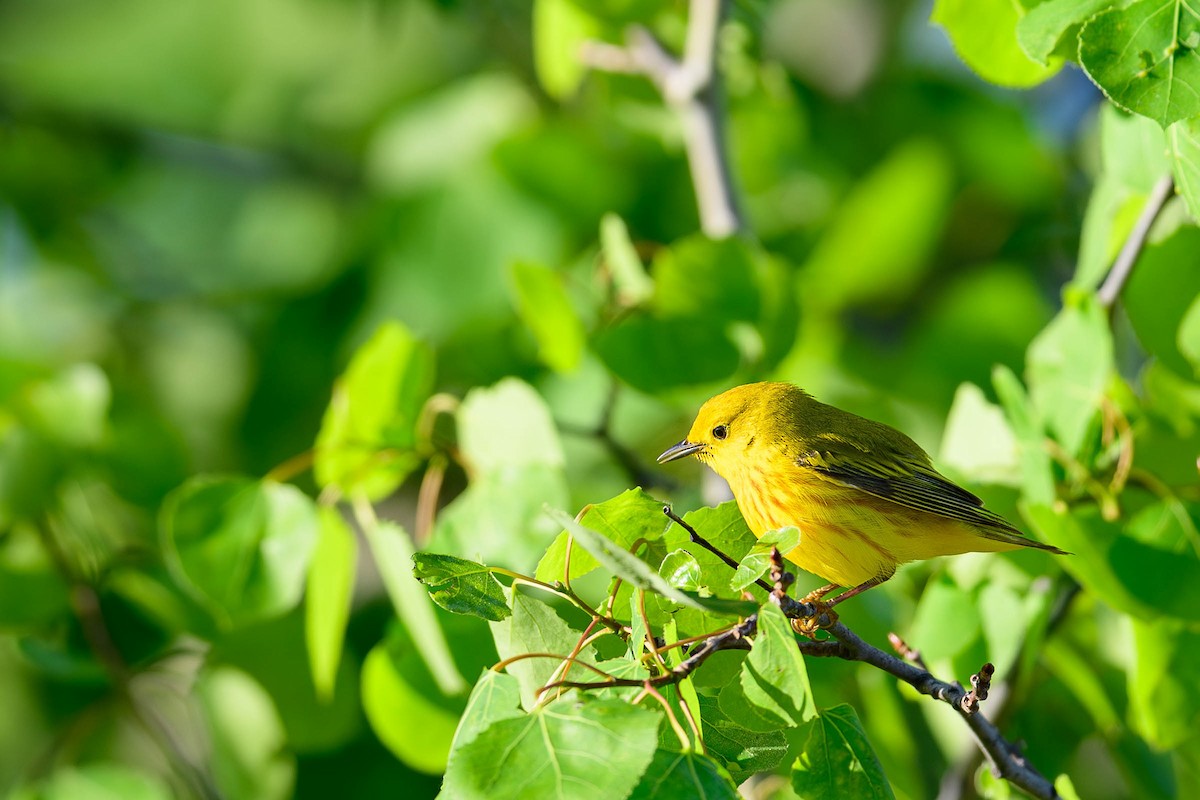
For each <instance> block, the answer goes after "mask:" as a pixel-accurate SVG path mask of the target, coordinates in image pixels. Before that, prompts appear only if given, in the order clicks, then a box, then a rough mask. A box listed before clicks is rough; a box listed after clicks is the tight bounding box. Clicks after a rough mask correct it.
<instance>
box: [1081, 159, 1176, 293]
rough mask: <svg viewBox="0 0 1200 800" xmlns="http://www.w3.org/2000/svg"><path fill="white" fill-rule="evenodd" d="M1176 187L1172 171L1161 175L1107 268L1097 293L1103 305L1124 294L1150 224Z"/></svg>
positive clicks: (1144, 243)
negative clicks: (1123, 290)
mask: <svg viewBox="0 0 1200 800" xmlns="http://www.w3.org/2000/svg"><path fill="white" fill-rule="evenodd" d="M1174 191H1175V179H1174V178H1172V177H1171V176H1170V175H1164V176H1163V177H1161V178H1159V179H1158V183H1156V184H1154V188H1153V189H1152V190H1151V191H1150V196H1149V197H1148V198H1146V205H1145V206H1143V208H1142V214H1141V216H1139V217H1138V220H1137V223H1136V224H1134V226H1133V230H1132V231H1130V232H1129V238H1128V239H1126V240H1125V244H1124V245H1123V246H1122V247H1121V252H1120V253H1118V254H1117V258H1116V260H1115V261H1113V265H1112V269H1110V270H1109V271H1108V276H1107V277H1106V278H1105V279H1104V283H1103V284H1102V285H1101V286H1100V289H1099V291H1098V292H1097V293H1096V296H1097V297H1098V298H1099V300H1100V305H1101V306H1103V307H1104V308H1112V307H1113V305H1115V304H1116V302H1117V298H1118V297H1120V296H1121V290H1122V289H1124V288H1125V283H1126V282H1127V281H1128V280H1129V276H1130V275H1132V274H1133V267H1134V265H1135V264H1137V260H1138V256H1140V255H1141V254H1142V248H1144V247H1145V246H1146V237H1147V236H1149V235H1150V228H1151V227H1153V226H1154V221H1155V220H1156V219H1158V215H1159V214H1160V213H1161V212H1162V210H1163V206H1165V205H1166V204H1167V200H1169V199H1170V198H1171V195H1172V194H1173V193H1174Z"/></svg>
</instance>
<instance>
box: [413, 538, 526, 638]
mask: <svg viewBox="0 0 1200 800" xmlns="http://www.w3.org/2000/svg"><path fill="white" fill-rule="evenodd" d="M413 576H414V577H415V578H416V579H417V580H418V581H420V582H421V583H423V584H425V588H426V589H427V590H428V591H429V596H430V597H432V598H433V602H435V603H437V604H438V605H439V606H441V607H442V608H444V609H446V610H447V611H450V612H453V613H455V614H470V615H472V616H476V617H482V618H483V619H486V620H490V621H492V622H499V621H500V620H502V619H504V618H505V617H507V616H508V615H509V614H511V613H512V611H511V610H510V609H509V607H508V603H507V602H506V601H505V599H504V587H503V586H501V585H500V582H499V581H498V580H496V578H495V576H494V575H492V571H491V570H490V569H488V568H487V567H485V566H484V565H483V564H476V563H475V562H474V561H466V560H464V559H461V558H455V557H454V556H447V555H438V554H437V553H416V554H414V555H413Z"/></svg>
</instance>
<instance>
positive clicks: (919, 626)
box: [906, 575, 981, 663]
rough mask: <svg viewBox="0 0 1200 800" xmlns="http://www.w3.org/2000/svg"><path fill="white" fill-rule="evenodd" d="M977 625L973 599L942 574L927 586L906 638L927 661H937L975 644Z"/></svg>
mask: <svg viewBox="0 0 1200 800" xmlns="http://www.w3.org/2000/svg"><path fill="white" fill-rule="evenodd" d="M980 624H981V623H980V619H979V609H978V607H977V606H976V603H975V599H974V598H973V597H971V595H970V594H969V593H968V592H965V591H963V590H962V589H960V588H959V587H958V586H957V585H956V584H955V583H954V581H952V580H951V579H950V578H949V577H947V576H945V575H942V576H941V577H939V578H935V579H934V580H932V581H930V582H929V583H928V584H927V585H926V587H925V591H924V592H923V593H922V594H921V600H920V602H919V603H918V604H917V610H916V614H915V615H914V618H913V622H912V627H911V630H910V631H909V633H908V635H907V637H906V638H907V639H908V641H909V642H911V643H912V645H913V646H914V647H916V648H918V649H919V650H920V651H921V655H922V656H924V657H925V660H926V661H929V662H931V663H932V662H938V661H942V660H944V659H950V658H953V657H954V656H956V655H958V654H959V653H961V652H963V651H964V650H966V649H967V648H968V647H970V646H971V645H972V644H974V643H975V640H976V639H977V638H978V637H979V634H980V630H981V628H980Z"/></svg>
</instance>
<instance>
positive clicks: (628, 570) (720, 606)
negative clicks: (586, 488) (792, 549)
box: [546, 508, 758, 616]
mask: <svg viewBox="0 0 1200 800" xmlns="http://www.w3.org/2000/svg"><path fill="white" fill-rule="evenodd" d="M546 513H547V514H549V515H550V517H551V518H552V519H553V520H554V521H555V522H557V523H559V524H560V525H562V526H563V527H564V528H566V529H567V530H568V531H570V532H571V535H572V536H574V537H575V541H576V543H577V544H579V545H580V546H581V547H583V548H584V549H585V550H587V551H588V552H589V553H591V554H592V557H593V558H595V559H596V560H597V561H599V562H600V563H601V564H602V565H603V566H604V567H605V568H606V569H608V570H609V571H610V572H612V573H613V574H614V575H616V576H618V577H620V578H622V579H623V580H624V581H626V582H627V583H628V584H629V585H630V586H636V587H638V588H640V589H646V590H648V591H651V592H655V593H657V594H659V595H662V596H663V597H665V598H667V599H668V600H671V601H672V602H674V603H677V604H679V605H681V606H684V607H686V608H691V609H693V610H696V611H707V612H711V613H714V614H728V615H730V616H742V615H746V614H752V613H754V611H755V609H757V608H758V604H757V603H753V602H748V601H741V600H725V599H722V598H719V597H700V596H699V595H697V594H695V593H693V592H686V591H684V590H682V589H676V588H675V587H674V586H672V585H671V584H670V583H668V582H667V581H666V580H664V579H663V578H662V576H660V575H659V574H658V573H657V572H655V571H654V570H653V569H652V568H651V567H650V565H649V564H647V563H646V562H645V561H642V560H641V559H640V558H638V557H637V556H635V555H633V554H632V553H630V552H629V551H628V550H625V549H622V548H621V547H619V546H618V545H617V544H616V543H615V542H613V541H612V540H611V539H609V538H607V537H605V536H603V535H601V534H599V533H596V532H595V531H593V530H591V529H590V528H586V527H584V526H583V525H580V524H579V523H578V522H576V521H575V520H574V519H573V518H572V517H571V516H570V515H569V514H566V513H564V512H562V511H559V510H557V509H553V508H547V509H546Z"/></svg>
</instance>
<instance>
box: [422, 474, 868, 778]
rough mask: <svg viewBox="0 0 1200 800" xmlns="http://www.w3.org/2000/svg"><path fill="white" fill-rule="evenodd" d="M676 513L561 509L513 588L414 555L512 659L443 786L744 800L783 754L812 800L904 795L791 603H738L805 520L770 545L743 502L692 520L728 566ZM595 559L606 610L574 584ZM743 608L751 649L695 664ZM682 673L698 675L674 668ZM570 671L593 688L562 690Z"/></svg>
mask: <svg viewBox="0 0 1200 800" xmlns="http://www.w3.org/2000/svg"><path fill="white" fill-rule="evenodd" d="M662 509H663V506H662V503H661V502H659V501H658V500H655V499H654V498H652V497H649V496H648V495H646V494H644V493H643V492H641V491H640V490H630V491H628V492H625V493H624V494H622V495H620V496H618V497H615V498H613V499H612V500H609V501H606V502H603V503H600V504H597V505H593V506H590V507H588V509H587V510H586V511H585V512H584V513H583V514H582V515H581V520H580V521H579V522H576V521H574V520H572V519H571V518H570V517H569V516H566V515H564V514H562V513H561V512H556V513H554V514H553V516H554V517H555V518H556V519H558V520H559V521H560V522H561V524H563V525H565V527H566V530H564V531H563V533H562V534H561V535H560V536H559V537H558V539H557V540H556V541H555V543H554V544H553V545H552V546H551V547H550V549H549V550H548V551H547V552H546V554H545V556H543V558H542V560H541V562H540V563H539V564H538V568H537V573H536V574H537V576H539V577H533V576H514V581H513V586H512V588H511V589H509V590H507V591H506V590H505V589H504V588H502V586H501V584H500V583H498V582H497V581H496V579H495V577H493V576H492V575H491V574H490V571H489V569H488V568H487V567H484V566H482V565H479V564H476V563H473V562H470V561H465V560H462V559H458V558H454V557H452V556H442V555H433V554H418V555H417V557H416V568H415V574H416V576H417V578H418V579H419V580H421V581H422V582H424V583H425V584H426V585H427V587H428V588H429V590H430V592H431V594H432V597H433V598H434V600H435V601H436V602H438V603H439V604H440V605H442V606H443V607H445V608H446V609H448V610H451V611H454V612H457V613H465V614H474V615H476V616H480V617H483V618H485V619H488V620H491V629H492V635H493V637H494V638H495V642H496V647H497V651H498V652H499V653H500V655H501V656H502V657H503V659H504V660H503V661H502V662H501V663H500V664H499V665H497V667H496V668H494V669H492V670H488V671H486V672H485V673H484V674H483V676H482V677H481V678H480V680H479V681H478V682H477V683H476V685H475V688H474V690H473V692H472V700H471V702H470V703H469V704H468V706H467V710H466V712H465V713H464V715H463V719H462V721H461V722H460V724H459V731H458V734H457V735H456V736H455V739H454V743H453V746H452V749H451V752H450V758H449V765H448V768H447V772H446V779H445V784H444V791H445V792H446V793H447V795H448V796H452V797H464V798H466V797H526V796H528V795H529V794H530V793H534V794H537V795H539V796H560V795H561V794H562V792H563V787H565V786H567V785H570V786H571V787H572V788H571V795H572V796H577V797H588V798H591V797H594V798H604V797H613V796H623V797H625V796H628V797H639V798H641V797H645V798H653V797H657V798H666V797H694V796H703V797H728V798H733V797H737V796H738V795H737V783H739V782H741V781H742V780H744V779H745V778H747V777H749V776H750V775H753V774H755V773H756V772H761V771H764V770H774V769H776V768H777V767H779V766H780V765H781V764H786V765H790V770H791V773H790V774H791V784H792V787H793V789H794V791H796V792H797V793H798V794H799V795H800V796H802V797H809V796H816V797H836V796H854V797H884V796H890V795H891V792H890V788H889V786H888V783H887V780H886V778H884V776H883V772H882V768H881V767H880V765H879V761H878V759H877V758H876V756H875V754H874V753H873V751H872V750H871V748H870V745H869V743H868V742H867V740H866V735H865V733H864V732H863V729H862V726H861V724H860V722H859V720H858V716H857V714H856V713H855V711H854V709H853V708H852V707H850V706H848V705H838V706H836V707H833V708H829V709H823V710H820V711H818V710H817V709H816V707H815V705H814V701H813V697H812V690H811V687H810V685H809V681H808V673H807V671H806V669H805V665H804V659H803V657H802V656H801V655H800V652H799V651H798V650H797V649H796V646H795V643H794V638H793V633H792V630H791V627H790V625H789V623H788V621H787V619H786V618H785V617H784V615H783V613H782V612H781V611H780V610H779V608H778V607H777V606H775V605H773V604H772V603H770V602H755V601H748V600H738V599H735V598H736V597H737V596H738V595H739V593H741V592H742V591H744V590H745V588H746V587H747V586H749V585H750V584H752V583H753V582H754V581H755V580H756V579H758V578H760V577H761V576H762V575H763V574H764V573H765V572H766V571H767V565H768V555H769V553H770V551H771V548H773V547H781V548H786V547H788V546H789V545H790V546H793V547H794V546H795V544H796V540H797V532H796V531H795V530H794V529H792V530H789V531H785V532H782V535H781V536H776V535H772V536H770V537H763V540H760V541H757V542H756V541H755V539H754V537H753V536H752V535H751V534H750V532H749V531H748V530H747V529H746V526H745V522H744V521H743V520H742V518H741V515H740V514H739V513H738V511H737V508H736V506H735V505H734V504H733V503H732V502H730V503H725V504H723V505H721V506H720V507H718V508H715V509H701V510H699V511H695V512H692V513H691V514H689V515H687V517H685V522H687V523H689V524H691V525H693V526H695V527H697V528H698V529H702V530H704V531H705V532H706V533H709V534H711V536H712V538H711V539H710V543H711V544H712V545H713V546H714V547H716V548H717V549H719V550H721V551H722V552H725V553H734V554H738V555H740V556H742V560H741V565H740V566H739V569H738V570H737V571H736V573H731V571H730V569H729V567H728V566H727V565H726V564H725V563H724V562H722V561H720V560H718V559H717V558H716V557H715V556H714V555H713V553H712V552H710V551H709V550H707V549H701V548H699V547H697V546H696V545H694V544H691V543H690V541H689V538H688V535H687V534H686V533H685V532H684V531H683V529H682V528H680V527H664V522H665V518H664V517H663V514H662ZM599 530H602V531H604V532H603V533H600V532H599ZM785 539H788V541H785ZM572 545H574V546H575V549H574V551H572ZM572 552H574V553H575V554H576V555H575V556H574V557H572V556H571V553H572ZM635 554H636V555H635ZM655 565H657V567H656V566H655ZM598 567H603V568H604V569H605V571H606V573H608V574H609V575H611V576H614V577H613V580H612V582H611V584H610V588H609V590H608V592H607V594H606V595H605V597H604V599H603V600H602V603H603V607H604V609H605V610H604V611H600V610H599V609H596V608H592V607H590V606H588V605H587V604H586V603H585V602H584V601H582V600H580V599H579V597H578V595H576V594H575V593H574V592H573V591H572V590H571V589H570V586H571V582H572V581H573V580H576V579H578V578H581V577H583V576H584V575H586V574H587V573H589V572H591V571H592V570H594V569H596V568H598ZM731 574H732V576H733V577H732V579H731V577H730V576H731ZM555 575H557V576H559V579H558V580H553V579H552V578H551V576H555ZM551 580H553V582H550V581H551ZM556 596H557V597H558V598H559V599H562V600H569V601H571V602H572V603H573V604H574V605H575V606H576V608H573V609H563V612H565V613H561V614H560V612H559V611H556V610H555V608H554V606H553V605H550V604H547V602H546V598H547V597H550V598H554V597H556ZM579 611H583V612H584V615H585V616H582V617H581V616H580V614H579ZM572 612H573V613H572ZM751 615H753V616H751ZM746 617H750V618H751V619H753V620H754V621H755V624H754V626H753V627H752V628H750V631H751V632H753V641H754V646H753V648H752V649H750V651H749V652H748V653H747V652H745V651H743V650H738V651H730V652H724V651H716V652H714V653H713V655H712V656H711V657H709V658H707V659H706V660H705V661H704V662H703V664H702V665H701V666H699V667H698V668H694V667H687V668H685V667H684V666H683V665H684V664H686V663H687V662H686V661H685V655H684V653H685V652H686V651H687V647H685V645H691V647H692V652H693V653H694V652H695V648H697V647H699V646H700V644H701V643H703V642H704V641H705V640H706V639H707V638H708V637H709V636H710V635H718V634H722V633H728V632H729V631H730V630H731V629H732V628H734V627H736V626H735V623H737V622H740V620H741V619H744V618H746ZM584 623H587V624H586V627H585V628H584V629H583V630H582V631H581V630H580V629H579V628H580V627H581V625H583V624H584ZM742 624H743V625H744V623H742ZM597 629H598V630H597ZM718 653H719V655H718ZM691 658H698V657H697V656H694V655H693V656H691ZM501 668H505V670H506V671H504V672H501V671H499V670H500V669H501ZM672 670H676V671H679V670H683V672H681V673H680V674H682V675H686V677H683V678H682V679H672ZM568 680H574V681H576V683H575V684H571V685H576V686H578V685H581V684H582V685H584V686H585V688H587V690H588V691H586V692H585V693H582V694H576V693H575V692H570V691H566V689H565V686H566V684H565V683H564V682H566V681H568ZM616 681H623V683H621V684H620V685H618V686H610V685H609V684H610V683H613V682H616ZM639 682H643V683H642V686H641V687H639V686H638V684H639ZM656 686H660V687H661V691H659V690H658V689H657V688H655V687H656ZM564 693H565V694H564ZM631 701H632V703H631ZM601 764H603V765H604V767H603V768H601V767H600V765H601ZM550 765H554V766H553V767H551V766H550Z"/></svg>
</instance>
